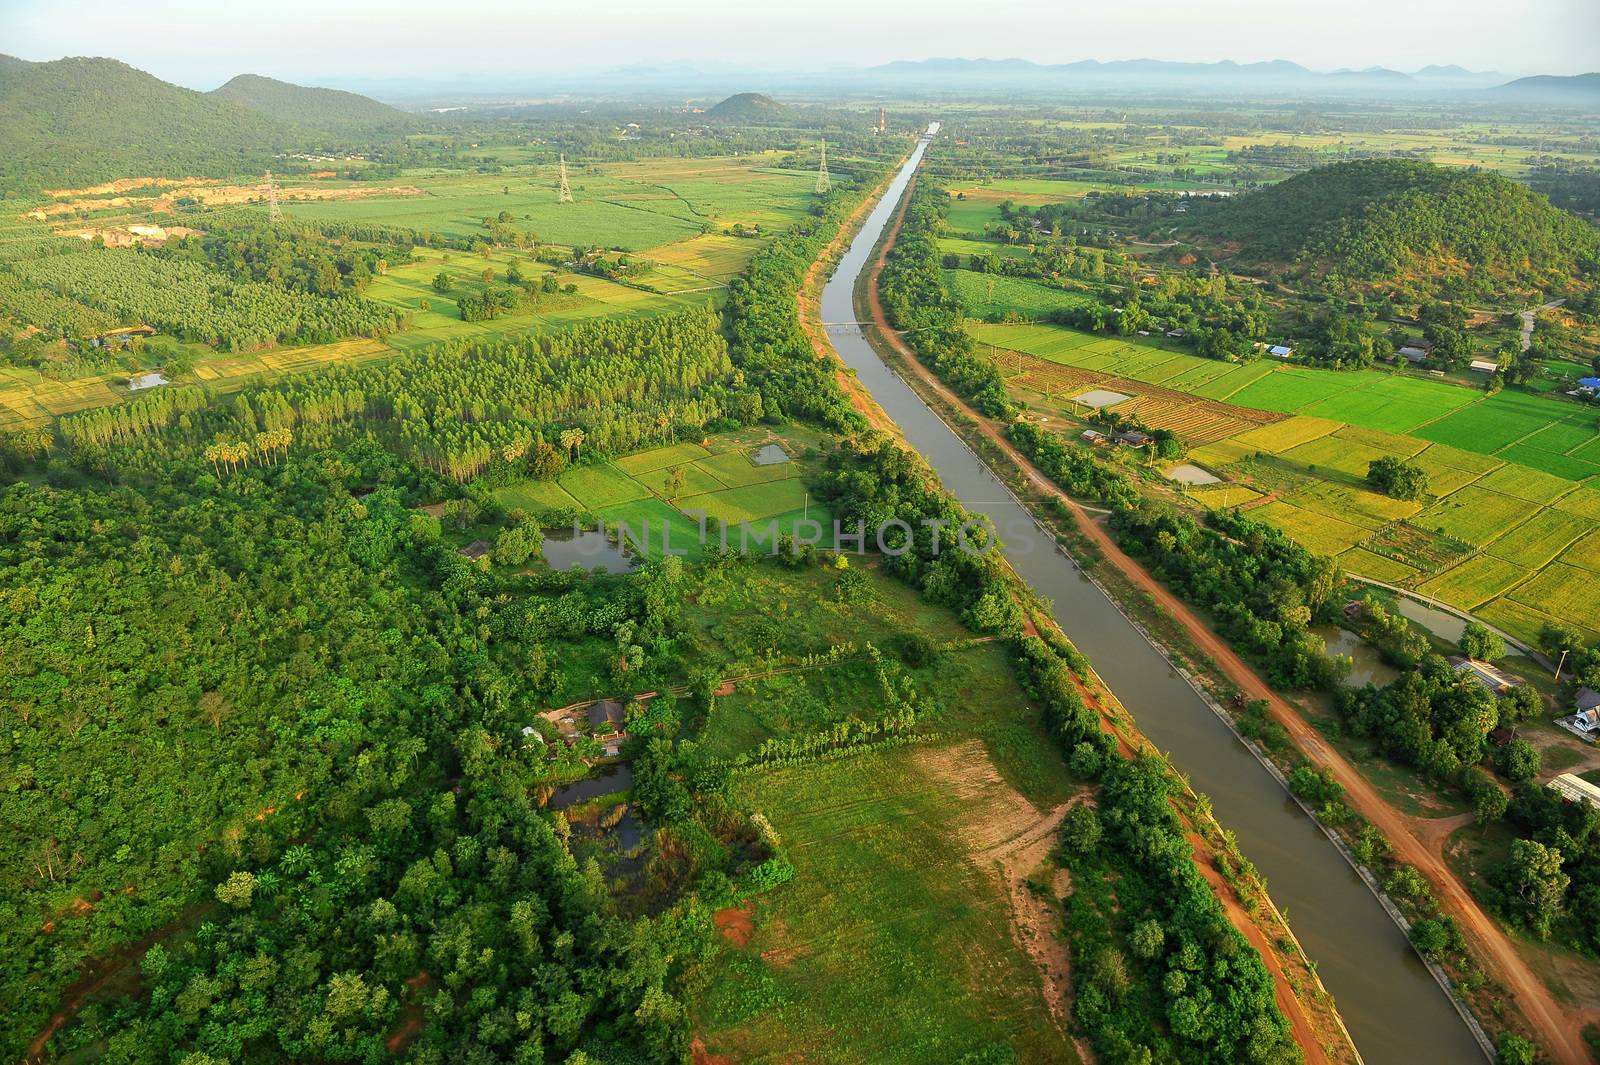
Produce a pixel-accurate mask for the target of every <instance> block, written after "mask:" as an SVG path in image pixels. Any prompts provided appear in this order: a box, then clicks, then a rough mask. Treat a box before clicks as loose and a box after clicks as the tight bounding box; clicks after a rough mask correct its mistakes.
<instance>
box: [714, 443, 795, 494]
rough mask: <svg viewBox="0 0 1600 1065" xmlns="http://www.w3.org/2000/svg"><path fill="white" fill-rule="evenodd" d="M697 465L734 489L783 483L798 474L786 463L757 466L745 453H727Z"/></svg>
mask: <svg viewBox="0 0 1600 1065" xmlns="http://www.w3.org/2000/svg"><path fill="white" fill-rule="evenodd" d="M696 465H697V466H699V467H700V468H701V469H702V470H705V471H706V472H707V473H709V474H711V475H713V476H714V477H716V479H717V480H719V481H721V482H722V483H723V484H725V485H728V486H730V487H733V488H740V487H743V486H745V485H750V484H764V483H766V482H767V481H782V480H784V479H786V478H789V477H792V476H794V475H795V473H796V471H795V468H794V466H793V465H792V464H790V463H786V462H785V463H777V464H775V465H771V466H757V465H756V464H755V463H754V462H752V461H750V457H749V456H748V455H746V454H745V453H744V452H743V451H725V452H723V453H722V454H720V455H712V456H711V457H710V458H708V459H700V460H699V461H698V462H696Z"/></svg>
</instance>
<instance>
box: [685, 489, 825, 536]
mask: <svg viewBox="0 0 1600 1065" xmlns="http://www.w3.org/2000/svg"><path fill="white" fill-rule="evenodd" d="M806 498H807V492H806V487H805V484H804V483H803V482H802V481H800V480H798V479H793V480H787V481H769V482H767V483H764V484H749V485H744V486H742V487H739V488H724V489H722V490H721V491H715V492H707V493H704V494H701V495H694V496H686V497H684V498H682V499H679V500H678V501H677V502H678V507H679V508H680V509H681V510H683V511H685V512H693V511H704V512H705V513H706V515H707V516H708V517H712V518H715V519H716V520H717V521H719V522H721V523H722V524H724V525H737V524H739V523H740V522H742V521H752V522H753V521H755V520H756V519H758V518H773V517H776V516H778V515H779V514H786V513H788V512H789V511H798V510H801V509H802V508H803V507H804V505H805V502H806Z"/></svg>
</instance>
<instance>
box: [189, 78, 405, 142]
mask: <svg viewBox="0 0 1600 1065" xmlns="http://www.w3.org/2000/svg"><path fill="white" fill-rule="evenodd" d="M207 95H208V96H212V97H215V98H217V99H219V100H231V101H233V102H234V103H236V104H240V105H242V106H244V107H248V108H249V109H250V110H252V111H256V112H259V113H260V114H263V115H266V116H267V117H268V118H272V119H276V120H277V121H279V122H283V123H287V124H289V125H297V126H307V127H313V128H316V129H333V130H340V131H345V132H353V131H356V130H381V129H392V128H394V127H397V126H401V125H405V124H415V122H416V120H415V119H414V118H412V116H410V115H407V114H406V113H405V112H404V111H400V110H398V109H396V108H393V107H390V106H389V105H388V104H381V103H379V102H378V101H376V100H374V99H371V98H370V97H366V96H361V95H358V94H357V93H353V92H343V91H341V90H339V89H316V88H310V87H308V86H305V85H292V84H290V83H289V82H287V81H278V80H276V79H274V78H264V77H262V76H261V75H259V74H240V75H239V76H238V77H236V78H234V79H233V80H232V81H230V82H228V83H227V84H226V85H224V86H222V87H221V88H220V89H213V90H212V91H211V92H209V93H207Z"/></svg>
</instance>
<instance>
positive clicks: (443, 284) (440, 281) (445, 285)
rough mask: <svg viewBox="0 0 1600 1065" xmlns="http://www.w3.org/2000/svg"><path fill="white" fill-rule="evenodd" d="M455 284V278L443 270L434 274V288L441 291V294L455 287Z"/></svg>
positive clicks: (438, 291)
mask: <svg viewBox="0 0 1600 1065" xmlns="http://www.w3.org/2000/svg"><path fill="white" fill-rule="evenodd" d="M455 284H456V282H455V278H453V277H451V276H450V275H449V274H448V273H446V272H445V271H443V270H440V271H439V272H438V273H437V274H434V275H433V290H434V291H435V292H437V293H439V294H440V295H441V296H442V295H444V294H445V293H447V292H449V291H450V290H451V289H452V288H454V287H455Z"/></svg>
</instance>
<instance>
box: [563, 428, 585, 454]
mask: <svg viewBox="0 0 1600 1065" xmlns="http://www.w3.org/2000/svg"><path fill="white" fill-rule="evenodd" d="M561 446H562V447H564V448H566V449H567V457H568V459H569V460H570V461H573V462H576V461H577V460H578V449H579V448H581V447H583V430H582V429H563V430H561Z"/></svg>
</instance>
